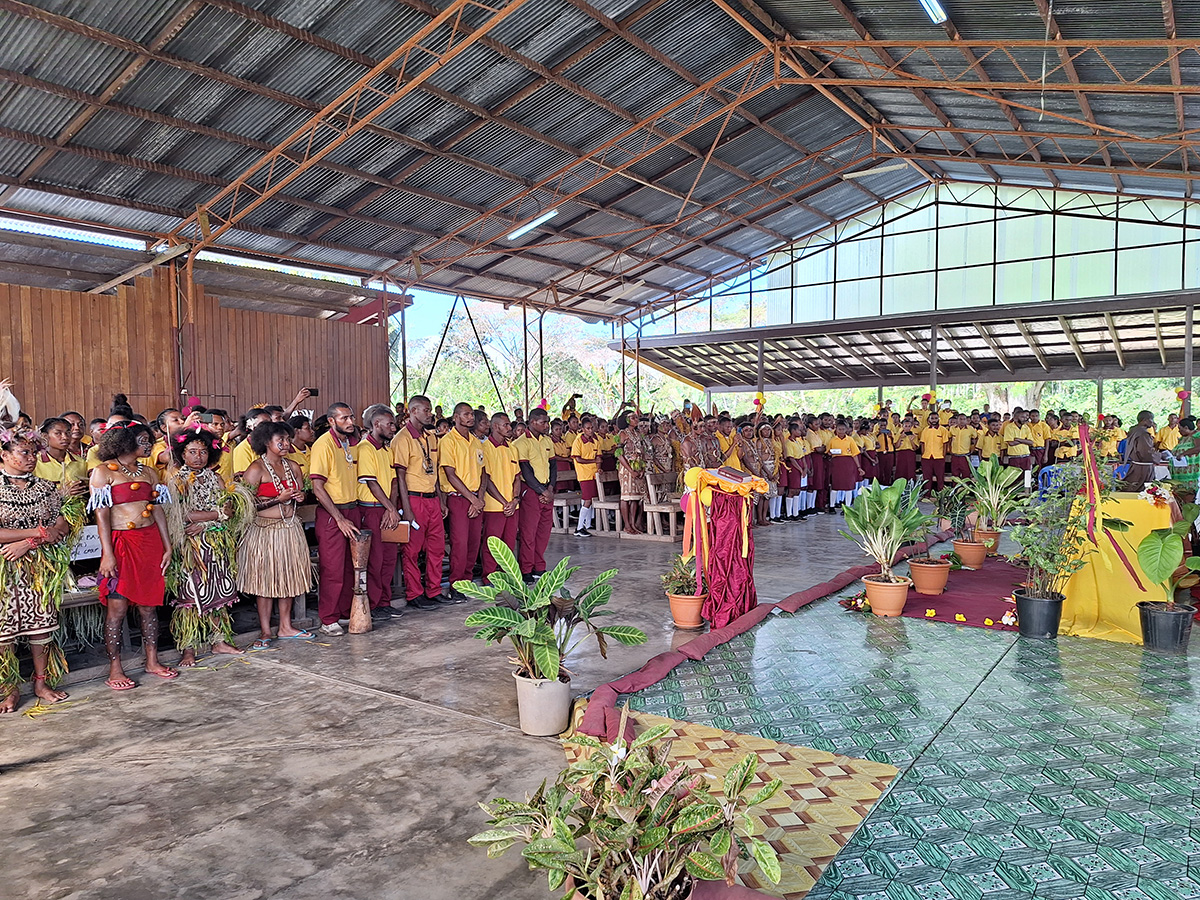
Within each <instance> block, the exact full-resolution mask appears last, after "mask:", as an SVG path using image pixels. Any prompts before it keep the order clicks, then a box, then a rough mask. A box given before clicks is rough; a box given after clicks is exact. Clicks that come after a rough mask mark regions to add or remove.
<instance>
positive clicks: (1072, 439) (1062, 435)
mask: <svg viewBox="0 0 1200 900" xmlns="http://www.w3.org/2000/svg"><path fill="white" fill-rule="evenodd" d="M1056 436H1057V437H1058V458H1059V459H1074V458H1075V457H1077V456H1078V455H1079V417H1078V416H1077V415H1075V414H1074V413H1071V414H1070V415H1069V416H1068V417H1067V419H1066V421H1064V422H1063V427H1062V428H1060V429H1059V430H1058V434H1057V435H1056Z"/></svg>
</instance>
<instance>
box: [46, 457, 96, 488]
mask: <svg viewBox="0 0 1200 900" xmlns="http://www.w3.org/2000/svg"><path fill="white" fill-rule="evenodd" d="M97 462H99V460H97ZM33 474H34V475H36V476H37V477H38V478H44V479H45V480H46V481H53V482H54V483H55V484H62V483H63V482H64V481H87V478H88V467H87V463H86V462H84V461H83V460H82V459H81V458H80V457H78V456H76V455H75V454H74V453H72V452H71V451H70V450H68V451H67V455H66V457H65V458H64V459H63V461H62V462H59V461H58V460H57V459H55V458H54V457H52V456H51V455H50V454H49V453H47V452H46V451H45V450H42V451H41V452H40V453H38V461H37V465H36V466H35V467H34V469H33Z"/></svg>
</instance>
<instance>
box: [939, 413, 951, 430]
mask: <svg viewBox="0 0 1200 900" xmlns="http://www.w3.org/2000/svg"><path fill="white" fill-rule="evenodd" d="M953 418H954V413H953V412H952V411H951V410H948V409H939V410H938V422H939V423H941V426H942V427H943V428H945V427H946V426H947V425H949V424H950V420H951V419H953Z"/></svg>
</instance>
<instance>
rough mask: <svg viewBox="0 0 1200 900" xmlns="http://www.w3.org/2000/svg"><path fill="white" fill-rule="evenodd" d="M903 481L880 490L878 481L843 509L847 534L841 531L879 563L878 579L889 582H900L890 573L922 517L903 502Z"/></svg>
mask: <svg viewBox="0 0 1200 900" xmlns="http://www.w3.org/2000/svg"><path fill="white" fill-rule="evenodd" d="M906 484H907V482H906V481H905V479H903V478H900V479H897V480H896V481H895V482H894V483H892V484H890V485H888V486H887V487H883V486H882V485H880V483H879V480H878V479H875V480H874V481H872V482H871V489H870V490H867V491H863V492H862V493H861V494H859V495H858V496H857V497H855V498H854V502H853V503H852V504H850V505H849V506H846V507H844V512H845V516H846V527H847V528H848V529H849V530H848V531H842V532H840V533H841V535H842V536H843V537H845V538H848V539H849V540H851V541H854V543H856V544H858V546H859V547H861V548H862V550H863V552H864V553H866V554H867V556H869V557H871V558H872V559H873V560H875V562H877V563H878V564H879V580H880V581H886V582H889V583H892V584H894V583H896V582H899V581H903V580H904V579H903V578H900V577H898V576H896V575H895V574H893V572H892V564H893V562H894V561H895V559H896V553H897V552H899V550H900V547H901V545H902V544H903V543H904V542H905V541H906V540H908V539H909V537H910V536H911V535H913V534H914V533H916V531H917V530H918V529H919V528H921V527H922V525H921V521H922V520H923V519H924V517H925V515H924V513H922V512H921V510H920V509H918V508H917V505H916V504H915V503H911V502H909V501H907V500H906V499H905V485H906Z"/></svg>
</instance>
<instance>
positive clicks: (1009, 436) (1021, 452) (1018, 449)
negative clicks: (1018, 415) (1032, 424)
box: [1003, 422, 1033, 456]
mask: <svg viewBox="0 0 1200 900" xmlns="http://www.w3.org/2000/svg"><path fill="white" fill-rule="evenodd" d="M1003 437H1004V446H1005V449H1006V450H1007V451H1008V455H1009V456H1028V455H1029V447H1028V445H1026V444H1013V443H1011V442H1012V441H1014V440H1022V439H1024V440H1027V441H1032V440H1033V433H1032V432H1031V431H1030V430H1029V426H1028V425H1018V424H1017V423H1016V422H1009V423H1008V425H1006V426H1005V427H1004V429H1003Z"/></svg>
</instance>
